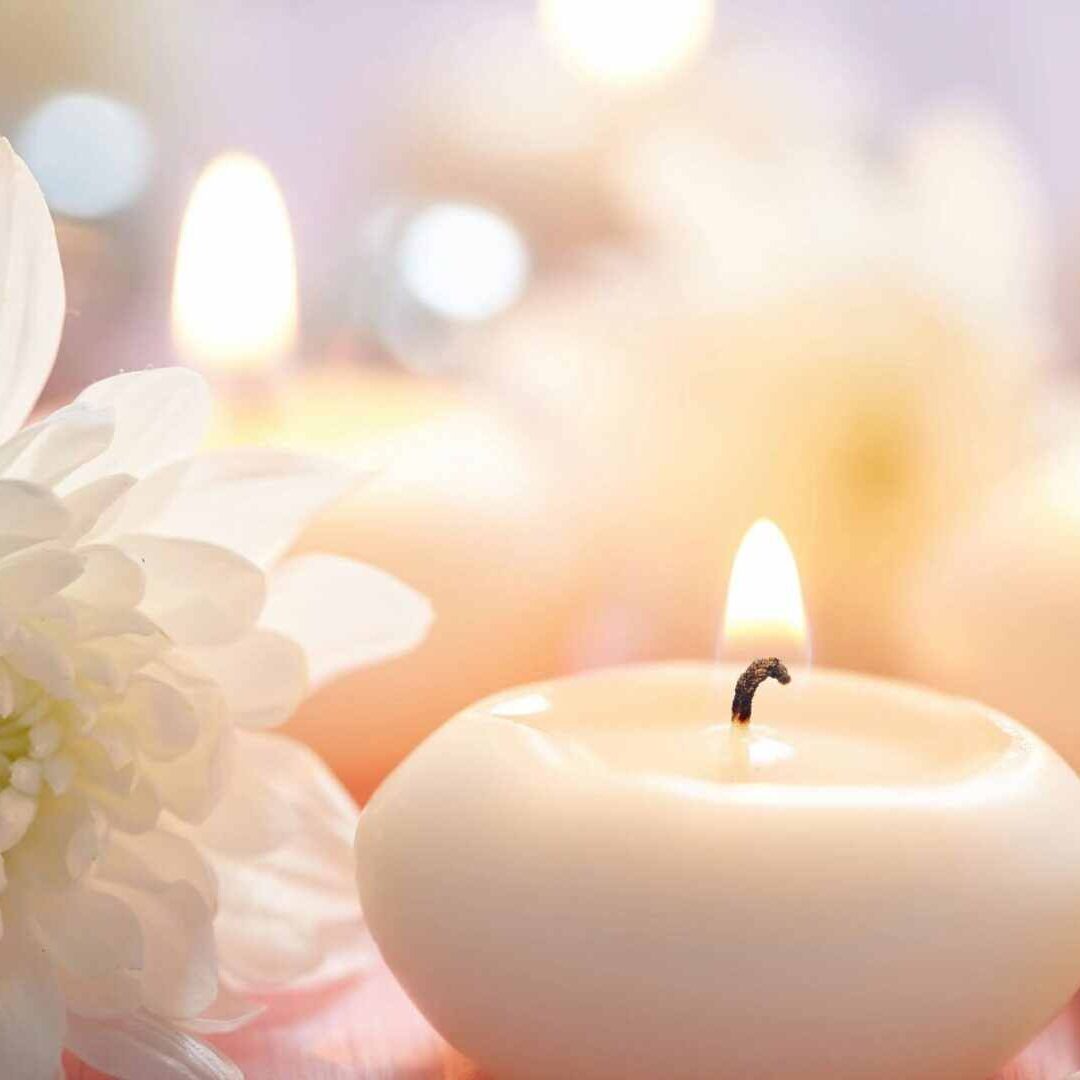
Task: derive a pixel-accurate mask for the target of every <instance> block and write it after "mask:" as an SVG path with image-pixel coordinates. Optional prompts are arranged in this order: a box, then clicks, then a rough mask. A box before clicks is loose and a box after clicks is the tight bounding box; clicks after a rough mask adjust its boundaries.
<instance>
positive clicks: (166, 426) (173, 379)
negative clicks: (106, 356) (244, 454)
mask: <svg viewBox="0 0 1080 1080" xmlns="http://www.w3.org/2000/svg"><path fill="white" fill-rule="evenodd" d="M76 403H77V404H79V405H83V406H90V407H93V408H99V409H100V408H107V409H110V410H111V411H112V413H113V415H114V416H115V422H116V430H115V434H114V435H113V439H112V444H111V445H110V447H109V449H108V450H107V451H106V452H105V453H104V454H101V455H100V456H99V457H97V458H95V459H94V460H93V461H91V462H89V463H88V464H86V465H84V466H83V467H82V468H80V469H79V470H77V471H76V472H75V474H74V475H73V476H72V477H70V478H69V479H68V481H67V484H68V485H69V486H72V487H73V486H78V485H82V484H86V483H88V482H89V481H91V480H96V479H97V478H98V477H101V476H107V475H109V474H111V473H129V474H131V475H132V476H146V475H147V474H149V473H151V472H153V471H154V470H155V469H157V468H160V467H161V466H162V465H167V464H168V463H169V462H172V461H178V460H179V459H180V458H184V457H188V456H189V455H190V454H192V453H194V451H195V450H196V449H198V446H199V444H200V443H201V442H202V439H203V436H204V435H205V433H206V426H207V423H208V421H209V419H210V393H209V390H208V389H207V386H206V381H205V380H204V379H203V377H202V376H201V375H199V374H198V373H197V372H194V371H191V370H190V369H188V368H156V369H153V370H149V371H131V372H127V373H125V374H123V375H114V376H113V377H112V378H111V379H103V380H102V381H101V382H97V383H94V384H93V385H92V386H89V387H87V388H86V389H85V390H84V391H83V392H82V393H81V394H80V395H79V396H78V398H77V399H76Z"/></svg>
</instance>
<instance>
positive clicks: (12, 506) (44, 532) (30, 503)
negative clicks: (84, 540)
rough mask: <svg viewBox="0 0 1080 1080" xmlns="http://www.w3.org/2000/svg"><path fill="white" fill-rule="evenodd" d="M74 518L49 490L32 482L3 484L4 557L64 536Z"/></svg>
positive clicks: (0, 550) (0, 528) (0, 534)
mask: <svg viewBox="0 0 1080 1080" xmlns="http://www.w3.org/2000/svg"><path fill="white" fill-rule="evenodd" d="M70 524H71V515H70V513H69V512H68V510H67V508H66V507H65V506H64V504H63V503H62V502H61V501H60V500H59V499H58V498H57V497H56V496H55V495H54V494H53V493H52V492H51V491H50V490H49V489H48V488H43V487H40V486H38V485H37V484H31V483H30V482H29V481H28V480H0V555H3V554H5V553H7V552H9V551H14V550H16V549H18V548H20V547H25V546H26V545H27V544H28V543H36V542H38V541H40V540H51V539H54V538H56V537H59V536H61V535H63V534H64V532H65V531H66V530H67V529H68V527H69V525H70Z"/></svg>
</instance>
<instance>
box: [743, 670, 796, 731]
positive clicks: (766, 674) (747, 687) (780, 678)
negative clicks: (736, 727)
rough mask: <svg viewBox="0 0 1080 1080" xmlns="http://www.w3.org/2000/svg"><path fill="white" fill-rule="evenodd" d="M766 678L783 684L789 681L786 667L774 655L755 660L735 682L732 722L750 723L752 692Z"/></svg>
mask: <svg viewBox="0 0 1080 1080" xmlns="http://www.w3.org/2000/svg"><path fill="white" fill-rule="evenodd" d="M766 679H775V680H776V681H777V682H778V683H782V684H784V685H787V683H789V682H791V676H790V675H789V674H788V669H787V668H786V667H784V665H783V664H782V663H781V662H780V660H778V659H777V658H776V657H775V656H768V657H765V658H763V659H761V660H755V661H754V662H753V663H752V664H751V665H750V666H749V667H748V668H747V669H746V670H745V671H744V672H743V673H742V674H741V675H740V676H739V681H738V682H737V683H736V684H735V696H734V697H733V698H732V699H731V719H732V721H733V722H734V723H736V724H748V723H750V713H751V711H752V710H753V707H754V692H755V691H756V690H757V688H758V687H759V686H760V685H761V684H762V683H763V682H764V681H765V680H766Z"/></svg>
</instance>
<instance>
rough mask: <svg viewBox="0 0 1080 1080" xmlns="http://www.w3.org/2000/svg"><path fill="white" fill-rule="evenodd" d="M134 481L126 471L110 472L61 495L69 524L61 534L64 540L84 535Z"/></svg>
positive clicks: (130, 487) (72, 541)
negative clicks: (64, 532)
mask: <svg viewBox="0 0 1080 1080" xmlns="http://www.w3.org/2000/svg"><path fill="white" fill-rule="evenodd" d="M136 483H137V481H136V479H135V477H134V476H129V475H128V474H127V473H113V474H111V475H109V476H102V477H99V478H98V479H97V480H91V481H90V483H88V484H83V486H82V487H79V488H76V489H75V490H74V491H72V492H71V494H69V495H66V496H65V497H64V505H65V506H66V507H67V509H68V512H69V513H70V514H71V527H70V529H69V530H68V532H67V535H66V536H65V539H66V540H67V541H68V543H74V542H75V541H76V540H79V539H81V538H82V537H83V536H85V535H86V534H87V533H88V532H89V531H90V530H91V529H92V528H94V527H95V526H96V525H97V523H98V522H99V521H100V520H101V517H102V515H104V514H106V513H108V512H109V511H111V510H112V509H113V508H114V507H115V506H117V504H118V503H120V502H121V500H122V499H123V497H124V496H125V495H126V494H127V493H128V492H129V491H130V490H131V489H132V488H133V487H134V486H135V484H136Z"/></svg>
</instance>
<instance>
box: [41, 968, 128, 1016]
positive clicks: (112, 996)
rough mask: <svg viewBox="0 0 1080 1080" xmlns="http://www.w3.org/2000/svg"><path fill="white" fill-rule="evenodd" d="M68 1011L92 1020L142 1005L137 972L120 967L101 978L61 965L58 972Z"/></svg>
mask: <svg viewBox="0 0 1080 1080" xmlns="http://www.w3.org/2000/svg"><path fill="white" fill-rule="evenodd" d="M56 977H57V980H58V982H59V983H60V990H61V992H62V993H63V995H64V1004H66V1005H67V1007H68V1011H69V1012H72V1013H76V1014H77V1015H79V1016H83V1017H87V1018H89V1019H109V1018H111V1017H115V1016H125V1015H127V1014H128V1013H133V1012H135V1010H136V1009H138V1007H139V977H138V973H137V972H134V971H130V970H128V969H126V968H117V969H116V970H115V971H110V972H109V974H107V975H102V976H100V977H98V978H93V979H84V978H82V977H80V976H78V975H73V974H72V973H71V972H70V971H65V970H64V969H63V968H60V969H59V970H58V971H57V972H56Z"/></svg>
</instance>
